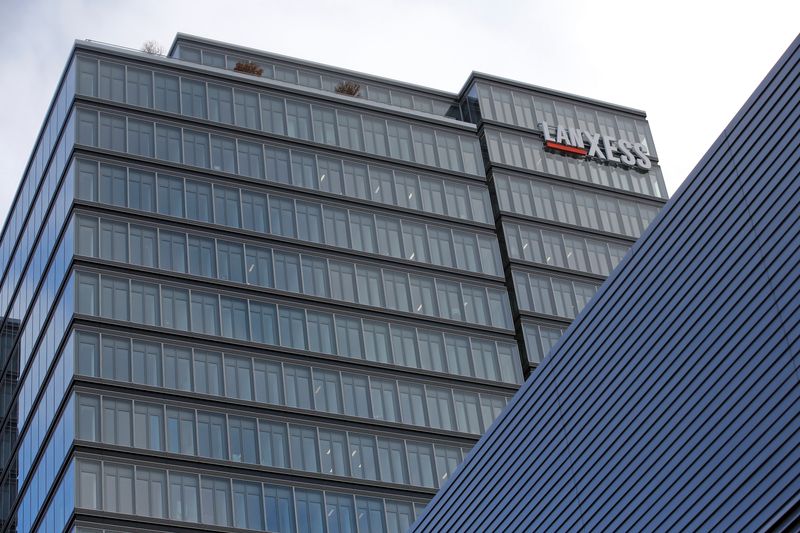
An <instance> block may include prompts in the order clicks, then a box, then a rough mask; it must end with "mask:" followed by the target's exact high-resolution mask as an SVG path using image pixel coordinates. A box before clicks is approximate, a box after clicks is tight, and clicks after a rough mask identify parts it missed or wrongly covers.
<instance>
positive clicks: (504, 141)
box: [486, 129, 667, 198]
mask: <svg viewBox="0 0 800 533" xmlns="http://www.w3.org/2000/svg"><path fill="white" fill-rule="evenodd" d="M486 144H487V145H488V149H489V158H490V159H491V160H492V161H493V162H495V163H501V164H504V165H510V166H514V167H518V168H522V169H527V170H532V171H535V172H544V173H547V174H552V175H554V176H560V177H562V178H569V179H573V180H578V181H582V182H584V183H592V184H595V185H603V186H605V187H612V188H614V189H619V190H622V191H628V192H635V193H639V194H645V195H648V196H653V197H656V198H666V197H667V191H666V189H665V187H664V178H663V177H662V175H661V168H660V167H658V166H657V165H653V168H651V169H650V170H649V171H648V172H646V173H643V172H639V171H636V170H627V169H624V168H622V167H618V166H613V165H603V164H600V163H598V162H596V161H591V160H588V159H577V158H574V157H569V156H563V155H559V154H552V153H549V152H547V151H545V149H544V145H543V144H542V140H541V139H539V138H536V137H533V136H530V135H519V134H516V133H511V132H499V131H496V130H489V129H487V130H486Z"/></svg>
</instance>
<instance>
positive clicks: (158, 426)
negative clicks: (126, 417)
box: [133, 402, 164, 450]
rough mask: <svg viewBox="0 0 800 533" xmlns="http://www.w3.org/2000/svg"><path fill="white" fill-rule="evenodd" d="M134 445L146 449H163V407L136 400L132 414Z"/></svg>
mask: <svg viewBox="0 0 800 533" xmlns="http://www.w3.org/2000/svg"><path fill="white" fill-rule="evenodd" d="M133 435H134V446H136V447H137V448H143V449H147V450H163V449H164V408H163V407H162V406H160V405H152V404H147V403H142V402H137V403H136V405H135V406H134V414H133Z"/></svg>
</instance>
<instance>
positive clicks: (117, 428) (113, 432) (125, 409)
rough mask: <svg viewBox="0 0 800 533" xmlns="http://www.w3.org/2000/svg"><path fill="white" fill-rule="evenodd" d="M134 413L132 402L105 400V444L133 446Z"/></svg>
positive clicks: (113, 399)
mask: <svg viewBox="0 0 800 533" xmlns="http://www.w3.org/2000/svg"><path fill="white" fill-rule="evenodd" d="M132 411H133V408H132V406H131V402H130V400H119V399H115V398H107V397H106V398H103V442H105V443H107V444H116V445H118V446H131V443H132V439H131V435H132V433H131V427H132V422H133V416H132Z"/></svg>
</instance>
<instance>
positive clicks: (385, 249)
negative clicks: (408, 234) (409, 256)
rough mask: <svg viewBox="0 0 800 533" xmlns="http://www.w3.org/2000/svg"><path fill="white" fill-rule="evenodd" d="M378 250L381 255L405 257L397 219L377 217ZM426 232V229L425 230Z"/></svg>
mask: <svg viewBox="0 0 800 533" xmlns="http://www.w3.org/2000/svg"><path fill="white" fill-rule="evenodd" d="M375 222H376V228H377V237H378V250H379V253H380V254H381V255H390V256H392V257H403V240H402V238H401V237H400V221H399V220H397V219H396V218H394V219H392V218H387V217H382V216H379V215H378V216H376V217H375ZM423 231H424V229H423Z"/></svg>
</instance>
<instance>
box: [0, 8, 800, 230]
mask: <svg viewBox="0 0 800 533" xmlns="http://www.w3.org/2000/svg"><path fill="white" fill-rule="evenodd" d="M798 30H800V2H799V1H797V0H794V1H792V0H785V1H783V2H781V1H777V0H759V1H758V2H753V1H747V2H743V1H739V0H736V1H727V2H725V1H719V2H710V1H705V0H692V1H686V0H659V1H653V2H651V1H647V0H639V1H638V2H637V1H629V0H609V1H594V2H592V1H587V0H572V1H558V0H528V1H524V2H523V1H519V2H514V1H508V0H491V1H466V0H461V1H458V0H453V1H440V2H434V1H430V0H428V1H425V0H404V1H402V2H389V1H383V0H380V1H379V0H335V1H305V2H303V1H299V0H297V1H294V2H292V1H282V0H262V1H237V0H193V1H177V0H174V1H166V0H134V1H129V2H124V3H123V2H118V1H111V0H107V1H104V0H83V1H79V0H62V1H58V2H46V1H43V0H29V1H24V0H0V101H2V102H3V103H4V105H3V110H2V119H0V176H2V177H3V182H4V183H3V186H2V187H0V220H4V219H5V217H6V214H7V211H8V209H9V206H10V203H11V201H12V199H13V197H14V194H15V193H16V190H17V187H18V185H19V181H20V177H21V175H22V172H23V171H24V169H25V165H26V164H27V161H28V157H29V156H30V152H31V149H32V147H33V143H34V141H35V140H36V136H37V135H38V132H39V128H40V127H41V124H42V121H43V119H44V114H45V112H46V111H47V106H48V105H49V103H50V99H51V98H52V95H53V93H54V90H55V87H56V83H57V81H58V78H59V76H60V75H61V71H62V69H63V67H64V64H65V61H66V59H67V57H68V54H69V51H70V48H71V46H72V42H73V41H74V40H75V39H93V40H98V41H104V42H109V43H113V44H119V45H123V46H129V47H134V48H139V47H140V46H141V44H142V42H143V41H145V40H149V39H155V40H157V41H159V42H160V43H161V44H163V45H164V47H165V48H168V47H169V45H170V44H171V42H172V40H173V38H174V36H175V33H177V32H179V31H182V32H185V33H192V34H196V35H201V36H204V37H209V38H213V39H219V40H222V41H228V42H232V43H237V44H241V45H245V46H250V47H253V48H259V49H263V50H268V51H271V52H277V53H281V54H286V55H290V56H295V57H299V58H303V59H308V60H312V61H319V62H322V63H328V64H331V65H334V66H340V67H345V68H350V69H353V70H358V71H363V72H367V73H371V74H377V75H381V76H385V77H388V78H394V79H398V80H403V81H408V82H412V83H418V84H421V85H425V86H429V87H434V88H438V89H443V90H447V91H451V92H455V91H458V90H459V89H460V88H461V85H462V84H463V83H464V81H465V80H466V78H467V75H468V74H469V72H470V71H472V70H478V71H482V72H487V73H490V74H496V75H499V76H504V77H508V78H513V79H516V80H520V81H524V82H528V83H533V84H536V85H541V86H545V87H551V88H553V89H558V90H561V91H566V92H571V93H575V94H579V95H584V96H589V97H592V98H597V99H600V100H606V101H609V102H614V103H618V104H622V105H626V106H630V107H635V108H639V109H644V110H645V111H646V112H647V114H648V119H649V121H650V125H651V128H652V130H653V136H654V139H655V144H656V147H657V149H658V153H659V159H660V161H661V165H662V168H663V171H664V176H665V179H666V182H667V188H668V190H669V192H670V194H672V193H674V192H675V190H676V189H677V188H678V186H679V185H680V183H681V182H682V181H683V179H684V178H685V177H686V175H687V174H688V173H689V171H690V170H691V169H692V168H693V167H694V165H695V164H696V163H697V162H698V161H699V159H700V157H701V156H702V155H703V154H704V153H705V151H706V149H707V148H708V147H709V146H710V145H711V143H712V142H713V141H714V140H715V139H716V137H717V136H718V135H719V133H720V132H721V131H722V129H723V128H724V127H725V125H727V123H728V122H729V120H730V119H731V118H732V117H733V115H734V114H735V113H736V112H737V111H738V109H739V108H740V107H741V105H742V104H743V103H744V101H745V100H746V99H747V97H748V96H749V95H750V93H752V91H753V90H754V89H755V87H756V86H757V85H758V83H759V82H760V81H761V79H762V78H763V77H764V76H765V75H766V74H767V72H768V71H769V69H770V68H771V67H772V65H773V64H774V63H775V62H776V61H777V59H778V58H779V57H780V55H781V54H782V53H783V51H784V50H785V49H786V48H787V47H788V46H789V44H790V43H791V41H792V39H794V37H795V36H796V35H797V32H798Z"/></svg>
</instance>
